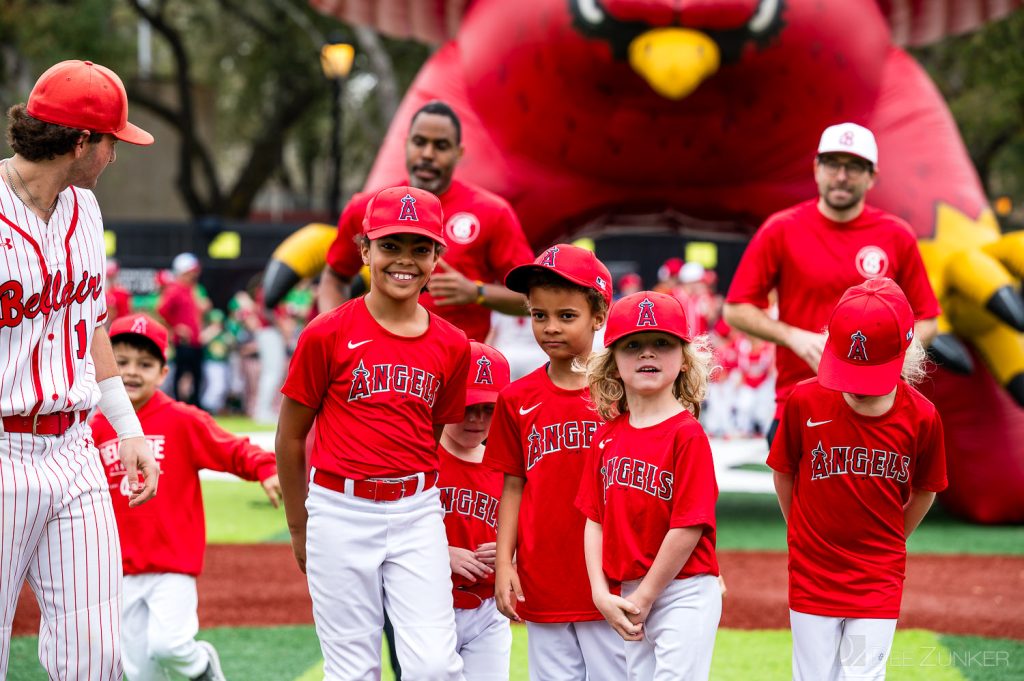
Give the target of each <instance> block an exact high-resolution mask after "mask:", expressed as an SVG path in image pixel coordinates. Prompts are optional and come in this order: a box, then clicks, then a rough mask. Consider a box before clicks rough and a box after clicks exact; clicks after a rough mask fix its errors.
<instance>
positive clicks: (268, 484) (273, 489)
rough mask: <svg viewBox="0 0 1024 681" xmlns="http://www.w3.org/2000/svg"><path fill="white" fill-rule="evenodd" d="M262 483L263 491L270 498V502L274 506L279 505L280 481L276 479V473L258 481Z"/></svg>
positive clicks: (277, 506)
mask: <svg viewBox="0 0 1024 681" xmlns="http://www.w3.org/2000/svg"><path fill="white" fill-rule="evenodd" d="M260 484H261V485H263V492H264V493H265V494H266V495H267V498H268V499H270V504H271V505H272V506H273V507H274V508H279V507H280V506H281V498H282V496H281V481H280V480H279V479H278V477H277V474H274V475H271V476H270V477H269V478H267V479H266V480H264V481H263V482H261V483H260Z"/></svg>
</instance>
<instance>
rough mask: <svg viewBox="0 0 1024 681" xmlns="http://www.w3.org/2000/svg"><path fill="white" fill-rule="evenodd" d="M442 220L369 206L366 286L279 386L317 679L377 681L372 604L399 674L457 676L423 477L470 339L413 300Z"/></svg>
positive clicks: (295, 544)
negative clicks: (392, 639) (320, 660)
mask: <svg viewBox="0 0 1024 681" xmlns="http://www.w3.org/2000/svg"><path fill="white" fill-rule="evenodd" d="M443 225H444V222H443V216H442V211H441V204H440V202H439V201H438V199H437V197H436V196H434V195H433V194H431V193H430V192H427V191H423V190H420V189H415V188H413V187H392V188H389V189H385V190H383V191H381V192H378V193H377V194H376V195H375V196H374V197H373V199H371V201H370V204H369V205H368V206H367V210H366V217H365V219H364V221H363V234H362V236H361V238H360V240H359V248H360V252H361V253H362V258H363V263H364V264H366V265H367V266H368V267H369V269H370V291H369V292H368V293H367V294H366V295H365V296H363V297H361V298H356V299H353V300H350V301H348V302H346V303H344V304H343V305H341V306H339V307H337V308H335V309H334V310H331V311H330V312H326V313H324V314H322V315H320V316H319V317H317V318H316V319H314V320H313V321H312V322H311V323H310V324H309V326H307V327H306V328H305V330H304V331H303V332H302V334H301V335H300V336H299V342H298V346H297V348H296V350H295V354H294V356H293V357H292V360H291V365H290V367H289V368H288V377H287V379H286V380H285V384H284V388H283V389H282V391H281V392H282V393H283V394H284V400H283V402H282V405H281V416H280V423H279V425H278V430H277V458H278V464H279V469H280V472H281V482H282V485H283V487H284V500H285V512H286V514H287V516H288V527H289V530H290V531H291V535H292V549H293V550H294V552H295V558H296V560H297V561H298V564H299V567H300V568H301V569H303V570H304V571H305V572H306V576H307V578H308V581H309V592H310V595H311V596H312V598H313V618H314V620H315V621H316V631H317V636H319V638H320V648H321V650H322V652H323V655H324V674H325V676H326V678H327V679H332V680H333V679H371V678H377V676H378V675H379V674H380V649H381V632H382V629H383V625H384V610H385V609H387V612H388V615H389V616H390V618H391V621H392V622H393V624H394V627H395V635H396V643H397V645H396V647H397V649H398V659H399V661H400V662H401V666H402V669H403V670H405V671H406V673H407V674H409V673H413V674H416V675H418V676H419V678H425V679H432V680H436V681H442V680H448V679H452V680H454V679H461V678H462V660H461V659H460V658H459V656H458V655H457V654H456V652H455V616H454V610H453V608H452V591H451V590H452V580H451V569H450V567H449V559H448V551H447V545H448V542H447V540H446V538H445V531H444V513H443V511H442V508H441V503H440V501H439V495H438V490H437V486H436V484H437V469H438V454H437V446H438V438H439V437H440V435H441V431H442V429H443V427H444V424H446V423H458V422H460V421H462V420H463V418H464V417H465V401H466V376H467V373H468V371H469V355H470V353H469V341H467V340H466V335H465V334H464V333H463V332H462V331H460V330H459V329H457V328H456V327H455V326H453V325H452V324H450V323H449V322H447V321H445V320H443V319H441V318H440V317H438V316H436V315H433V314H430V313H429V312H427V310H426V309H425V308H423V307H422V306H421V305H420V304H419V295H420V291H421V290H422V289H423V287H424V286H425V285H426V283H427V280H428V279H429V278H430V274H431V273H432V272H433V271H434V268H435V267H437V263H438V259H439V258H440V256H441V253H442V249H443V248H444V246H445V240H444V236H443V234H444V232H443ZM314 419H315V422H316V423H315V434H314V440H313V452H312V460H311V463H312V469H311V472H310V478H309V479H310V482H309V491H308V498H307V490H306V463H305V461H306V456H305V449H306V435H307V434H308V433H309V431H310V429H311V428H313V427H314Z"/></svg>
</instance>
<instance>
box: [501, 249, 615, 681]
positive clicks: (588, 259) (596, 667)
mask: <svg viewBox="0 0 1024 681" xmlns="http://www.w3.org/2000/svg"><path fill="white" fill-rule="evenodd" d="M505 285H506V286H507V287H508V288H509V289H511V290H513V291H519V292H521V293H526V294H527V296H528V297H529V306H530V315H531V318H532V323H533V334H534V336H535V337H536V339H537V344H538V345H540V346H541V348H542V349H543V350H544V352H545V353H547V355H548V358H549V362H548V363H547V364H546V365H544V366H542V367H540V368H539V369H537V370H536V371H534V372H532V373H530V374H527V375H526V376H523V377H522V378H520V379H519V380H517V381H515V382H514V383H512V384H511V385H509V387H508V388H506V389H505V390H504V391H502V393H501V395H499V396H498V402H497V405H496V406H495V410H494V423H493V424H492V426H491V434H490V438H489V439H488V441H487V450H486V452H485V454H484V462H485V463H487V464H488V465H490V466H492V467H494V468H496V469H498V470H500V471H501V472H503V473H504V474H505V484H504V488H503V490H502V495H501V506H500V509H499V518H498V547H497V549H498V555H497V563H496V566H495V570H496V574H495V598H496V599H497V603H498V609H499V610H500V611H501V612H502V613H503V614H504V615H505V616H506V617H508V618H510V619H512V620H515V621H517V622H520V621H522V620H526V622H527V625H526V627H527V632H528V634H529V636H528V638H527V641H528V643H527V645H528V655H529V665H530V678H531V679H535V680H542V681H585V680H586V679H589V681H613V680H614V681H621V679H622V678H623V675H624V674H625V668H626V660H625V651H624V646H623V643H622V640H621V639H620V638H619V637H618V636H616V634H615V632H614V631H612V629H611V627H609V626H608V624H607V623H606V622H605V621H604V620H603V618H602V617H601V613H600V612H598V611H597V609H596V608H595V607H594V602H593V600H592V599H591V598H590V592H589V589H588V588H587V579H586V563H585V561H584V559H583V526H584V523H585V518H584V517H583V515H582V514H581V513H580V512H579V511H578V510H577V509H576V508H575V507H574V506H573V498H574V494H575V490H576V487H577V486H578V484H579V479H580V476H581V475H582V474H583V462H584V453H585V452H586V451H587V449H588V448H589V447H590V442H591V439H592V438H593V435H594V431H596V430H597V427H598V425H599V423H600V416H598V414H597V413H596V412H595V411H594V410H593V407H592V406H591V405H590V398H589V395H588V393H587V387H586V381H585V379H584V377H583V376H582V375H581V374H579V373H576V372H574V371H573V362H574V361H575V360H576V359H577V358H586V357H587V356H588V355H589V354H590V351H591V348H592V346H593V343H594V334H595V332H596V331H597V330H598V329H600V328H601V327H602V326H604V322H605V319H606V315H607V310H608V304H609V303H610V302H611V289H612V286H611V275H610V274H609V273H608V268H606V267H605V266H604V265H603V264H602V263H601V261H600V260H598V259H597V258H596V257H595V256H594V254H593V253H592V252H590V251H588V250H585V249H582V248H579V247H576V246H570V245H568V244H558V245H557V246H552V247H551V248H549V249H548V250H546V251H545V252H544V253H542V254H541V255H540V256H539V257H538V258H537V259H536V261H534V263H532V264H529V265H522V266H520V267H517V268H515V269H513V270H512V271H510V272H509V273H508V276H506V277H505ZM553 560H555V561H556V563H557V569H556V568H555V567H553V565H554V564H553V563H552V561H553Z"/></svg>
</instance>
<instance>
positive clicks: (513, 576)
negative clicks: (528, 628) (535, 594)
mask: <svg viewBox="0 0 1024 681" xmlns="http://www.w3.org/2000/svg"><path fill="white" fill-rule="evenodd" d="M494 599H495V601H496V602H497V605H498V611H499V612H500V613H501V614H502V615H504V616H505V617H507V618H509V619H510V620H512V621H513V622H522V621H523V619H522V618H521V617H520V616H519V614H518V613H516V603H518V602H521V601H525V600H526V598H524V597H523V587H521V586H520V585H519V573H518V572H516V568H515V566H513V565H512V564H505V565H498V566H497V567H496V571H495V576H494Z"/></svg>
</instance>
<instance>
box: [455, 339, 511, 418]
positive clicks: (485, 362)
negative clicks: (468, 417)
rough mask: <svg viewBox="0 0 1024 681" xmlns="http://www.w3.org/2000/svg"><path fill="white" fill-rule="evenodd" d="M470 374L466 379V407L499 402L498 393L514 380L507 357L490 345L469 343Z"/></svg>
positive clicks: (475, 342)
mask: <svg viewBox="0 0 1024 681" xmlns="http://www.w3.org/2000/svg"><path fill="white" fill-rule="evenodd" d="M469 353H470V355H469V374H468V377H467V378H466V406H467V407H468V406H471V405H474V404H481V403H494V402H497V401H498V393H500V392H501V391H502V390H503V389H504V388H505V386H507V385H508V384H509V383H510V382H511V380H512V376H511V374H512V372H511V369H510V368H509V365H508V360H507V359H505V355H503V354H501V353H500V352H498V351H497V350H495V349H494V348H492V347H491V346H490V345H487V344H486V343H480V342H477V341H470V342H469Z"/></svg>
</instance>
